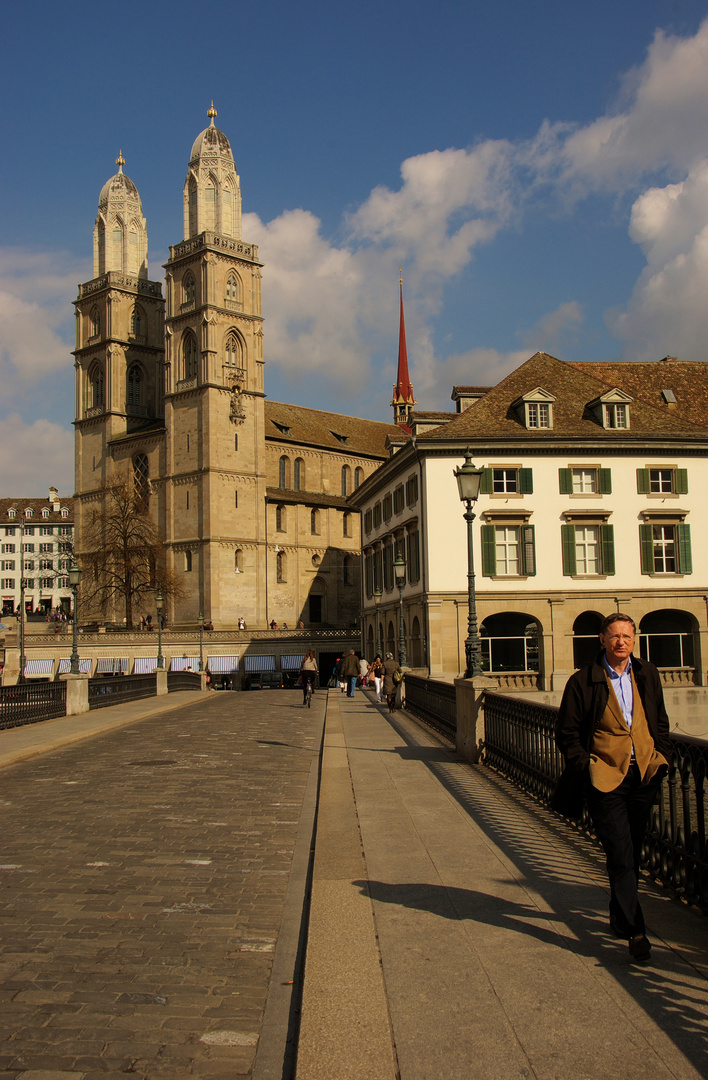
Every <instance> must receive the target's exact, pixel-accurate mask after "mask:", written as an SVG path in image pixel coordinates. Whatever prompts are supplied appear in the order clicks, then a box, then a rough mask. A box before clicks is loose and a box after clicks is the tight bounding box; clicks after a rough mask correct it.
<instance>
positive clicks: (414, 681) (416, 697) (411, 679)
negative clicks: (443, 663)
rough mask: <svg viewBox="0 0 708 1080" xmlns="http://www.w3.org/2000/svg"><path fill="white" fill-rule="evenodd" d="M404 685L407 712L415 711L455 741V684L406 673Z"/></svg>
mask: <svg viewBox="0 0 708 1080" xmlns="http://www.w3.org/2000/svg"><path fill="white" fill-rule="evenodd" d="M403 687H404V689H403V696H404V699H405V709H406V712H410V713H413V715H414V716H417V717H418V718H419V719H420V720H423V721H424V723H426V724H429V725H430V726H431V727H433V728H436V729H437V730H438V731H440V732H442V734H443V735H445V736H447V738H448V739H452V740H453V742H454V740H455V734H456V732H457V691H456V690H455V687H454V685H452V684H451V683H444V682H440V681H439V680H438V679H424V678H421V677H420V675H408V674H406V675H405V676H404V683H403Z"/></svg>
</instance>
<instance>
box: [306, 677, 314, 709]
mask: <svg viewBox="0 0 708 1080" xmlns="http://www.w3.org/2000/svg"><path fill="white" fill-rule="evenodd" d="M305 704H306V705H307V707H308V709H309V708H311V707H312V682H311V680H310V679H308V680H307V690H306V691H305Z"/></svg>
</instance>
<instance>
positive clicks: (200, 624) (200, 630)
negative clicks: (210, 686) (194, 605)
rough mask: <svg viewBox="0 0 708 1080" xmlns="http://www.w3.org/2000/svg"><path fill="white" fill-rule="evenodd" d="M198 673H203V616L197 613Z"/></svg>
mask: <svg viewBox="0 0 708 1080" xmlns="http://www.w3.org/2000/svg"><path fill="white" fill-rule="evenodd" d="M199 671H200V673H201V672H202V671H204V616H203V615H202V613H201V611H200V612H199Z"/></svg>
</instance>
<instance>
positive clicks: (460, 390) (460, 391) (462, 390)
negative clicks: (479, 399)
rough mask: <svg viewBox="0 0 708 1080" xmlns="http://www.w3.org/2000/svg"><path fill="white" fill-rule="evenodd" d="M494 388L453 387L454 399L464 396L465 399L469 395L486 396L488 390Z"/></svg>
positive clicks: (452, 395)
mask: <svg viewBox="0 0 708 1080" xmlns="http://www.w3.org/2000/svg"><path fill="white" fill-rule="evenodd" d="M493 389H494V387H493V386H453V388H452V394H451V395H450V396H451V397H452V398H455V397H456V396H458V397H459V396H460V395H462V397H465V396H466V395H467V394H486V393H487V391H488V390H493Z"/></svg>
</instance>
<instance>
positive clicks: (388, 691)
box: [383, 652, 401, 713]
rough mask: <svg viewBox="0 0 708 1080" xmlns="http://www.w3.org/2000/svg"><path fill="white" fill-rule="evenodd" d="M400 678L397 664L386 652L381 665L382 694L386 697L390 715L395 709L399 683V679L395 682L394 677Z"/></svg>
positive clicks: (390, 654)
mask: <svg viewBox="0 0 708 1080" xmlns="http://www.w3.org/2000/svg"><path fill="white" fill-rule="evenodd" d="M397 674H398V675H399V676H400V669H399V667H398V664H397V663H396V661H395V660H394V659H393V653H390V652H387V653H386V659H385V660H384V664H383V675H384V678H383V692H384V694H385V695H386V703H387V705H388V711H389V712H390V713H392V712H393V711H394V709H395V708H396V694H397V693H398V683H399V682H400V681H401V680H400V677H399V679H398V681H397V680H396V675H397Z"/></svg>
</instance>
